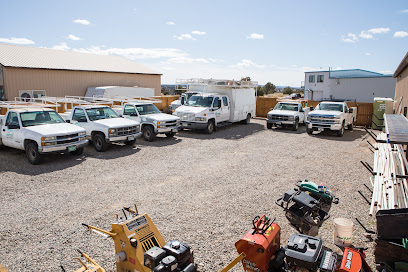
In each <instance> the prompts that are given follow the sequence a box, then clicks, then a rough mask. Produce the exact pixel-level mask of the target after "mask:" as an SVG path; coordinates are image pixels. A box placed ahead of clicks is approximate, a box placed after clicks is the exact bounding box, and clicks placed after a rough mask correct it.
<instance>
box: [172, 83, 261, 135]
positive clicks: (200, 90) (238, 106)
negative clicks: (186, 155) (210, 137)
mask: <svg viewBox="0 0 408 272" xmlns="http://www.w3.org/2000/svg"><path fill="white" fill-rule="evenodd" d="M188 82H189V83H188V84H189V87H188V90H189V91H197V94H195V95H193V96H191V97H190V99H188V100H187V101H186V102H185V104H184V105H183V106H180V107H179V108H177V109H176V110H175V111H174V115H177V116H178V117H180V119H181V127H182V128H187V129H204V131H205V132H206V133H208V134H210V133H213V132H214V130H215V129H216V127H221V126H225V125H228V124H232V123H235V122H239V121H240V122H242V123H245V124H248V123H249V122H250V120H251V117H254V116H255V112H256V109H255V108H256V99H255V87H256V86H257V82H254V81H250V80H247V79H243V80H240V81H234V80H215V79H192V80H189V81H188Z"/></svg>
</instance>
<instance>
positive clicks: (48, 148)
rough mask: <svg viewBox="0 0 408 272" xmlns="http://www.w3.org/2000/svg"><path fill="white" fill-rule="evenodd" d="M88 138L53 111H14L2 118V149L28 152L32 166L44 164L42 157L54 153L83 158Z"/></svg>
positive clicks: (0, 142) (0, 129)
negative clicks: (4, 147) (7, 147)
mask: <svg viewBox="0 0 408 272" xmlns="http://www.w3.org/2000/svg"><path fill="white" fill-rule="evenodd" d="M85 134H86V132H85V129H83V128H80V127H78V126H75V125H71V124H67V123H65V121H64V120H63V119H62V118H61V116H60V115H58V113H57V112H55V111H54V110H52V109H47V108H15V109H9V110H8V112H7V113H6V115H1V116H0V145H1V144H3V145H5V146H9V147H13V148H16V149H20V150H25V152H26V156H27V159H28V161H29V162H30V163H31V164H39V163H41V162H42V160H43V154H48V153H52V152H69V153H71V154H73V155H81V154H82V152H83V151H84V146H85V145H87V144H88V140H86V138H85V136H86V135H85Z"/></svg>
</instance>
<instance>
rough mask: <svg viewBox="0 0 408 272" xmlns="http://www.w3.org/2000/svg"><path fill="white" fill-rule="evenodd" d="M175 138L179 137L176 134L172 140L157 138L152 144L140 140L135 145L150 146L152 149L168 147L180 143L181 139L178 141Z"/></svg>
mask: <svg viewBox="0 0 408 272" xmlns="http://www.w3.org/2000/svg"><path fill="white" fill-rule="evenodd" d="M177 136H179V134H178V133H177V134H176V136H175V137H173V138H167V137H157V138H156V140H154V141H153V142H148V141H145V140H144V139H141V140H138V142H137V143H136V144H137V145H141V146H152V147H162V146H170V145H175V144H178V143H180V142H181V141H182V139H179V138H178V137H177Z"/></svg>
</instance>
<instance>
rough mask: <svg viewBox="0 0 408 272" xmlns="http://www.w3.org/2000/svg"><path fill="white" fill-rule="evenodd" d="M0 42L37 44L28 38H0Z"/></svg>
mask: <svg viewBox="0 0 408 272" xmlns="http://www.w3.org/2000/svg"><path fill="white" fill-rule="evenodd" d="M0 42H4V43H14V44H35V42H33V41H32V40H29V39H27V38H14V37H12V38H0Z"/></svg>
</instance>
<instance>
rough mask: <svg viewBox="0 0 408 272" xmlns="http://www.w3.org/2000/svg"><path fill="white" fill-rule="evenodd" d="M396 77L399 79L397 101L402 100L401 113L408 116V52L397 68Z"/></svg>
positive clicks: (396, 91)
mask: <svg viewBox="0 0 408 272" xmlns="http://www.w3.org/2000/svg"><path fill="white" fill-rule="evenodd" d="M394 77H395V78H396V79H397V86H396V87H395V101H396V102H397V103H399V101H400V99H401V98H402V100H401V106H399V105H398V104H397V106H398V108H401V113H402V114H404V115H405V116H406V117H408V53H407V54H406V55H405V57H404V58H403V59H402V61H401V63H400V65H398V68H397V70H395V73H394ZM396 110H398V109H396Z"/></svg>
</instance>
